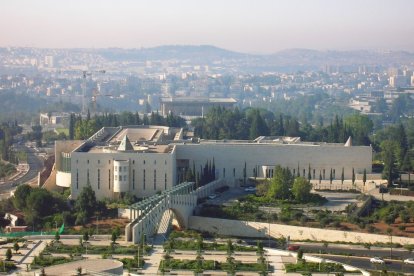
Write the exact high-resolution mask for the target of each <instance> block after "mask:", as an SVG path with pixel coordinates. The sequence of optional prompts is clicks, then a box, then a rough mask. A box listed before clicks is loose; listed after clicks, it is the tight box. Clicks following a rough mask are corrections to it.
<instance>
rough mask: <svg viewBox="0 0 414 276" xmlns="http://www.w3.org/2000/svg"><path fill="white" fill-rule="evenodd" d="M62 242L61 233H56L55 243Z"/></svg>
mask: <svg viewBox="0 0 414 276" xmlns="http://www.w3.org/2000/svg"><path fill="white" fill-rule="evenodd" d="M59 240H60V235H59V231H56V233H55V241H56V242H58V241H59Z"/></svg>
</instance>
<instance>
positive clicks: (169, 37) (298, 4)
mask: <svg viewBox="0 0 414 276" xmlns="http://www.w3.org/2000/svg"><path fill="white" fill-rule="evenodd" d="M413 11H414V1H413V0H387V1H385V0H284V1H281V0H250V1H245V0H163V1H161V0H1V1H0V47H5V46H24V47H41V48H106V47H120V48H140V47H153V46H159V45H205V44H208V45H214V46H217V47H221V48H225V49H229V50H233V51H238V52H246V53H274V52H277V51H280V50H284V49H289V48H309V49H317V50H355V49H372V50H408V51H414V16H412V13H413Z"/></svg>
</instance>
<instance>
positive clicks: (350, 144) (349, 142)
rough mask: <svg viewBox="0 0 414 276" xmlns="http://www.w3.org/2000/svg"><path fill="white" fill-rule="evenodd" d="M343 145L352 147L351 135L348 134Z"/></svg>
mask: <svg viewBox="0 0 414 276" xmlns="http://www.w3.org/2000/svg"><path fill="white" fill-rule="evenodd" d="M344 146H345V147H352V137H351V136H349V138H348V141H346V143H345V145H344Z"/></svg>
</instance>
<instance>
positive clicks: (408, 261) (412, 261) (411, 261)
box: [404, 258, 414, 264]
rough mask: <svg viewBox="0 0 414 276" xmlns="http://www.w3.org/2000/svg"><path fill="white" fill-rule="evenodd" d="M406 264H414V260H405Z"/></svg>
mask: <svg viewBox="0 0 414 276" xmlns="http://www.w3.org/2000/svg"><path fill="white" fill-rule="evenodd" d="M404 263H405V264H414V259H413V258H408V259H405V260H404Z"/></svg>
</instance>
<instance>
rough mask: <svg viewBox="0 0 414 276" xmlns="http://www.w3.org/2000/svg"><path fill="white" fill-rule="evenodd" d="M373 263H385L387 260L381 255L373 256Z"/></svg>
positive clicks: (371, 260)
mask: <svg viewBox="0 0 414 276" xmlns="http://www.w3.org/2000/svg"><path fill="white" fill-rule="evenodd" d="M369 261H370V262H371V263H372V264H385V261H384V260H383V259H382V258H380V257H373V258H371V259H369Z"/></svg>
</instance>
